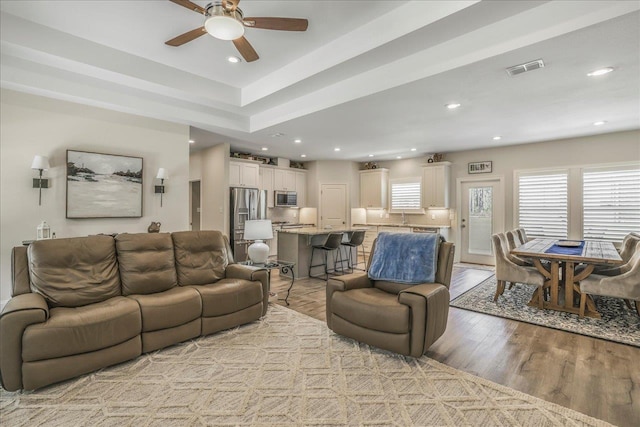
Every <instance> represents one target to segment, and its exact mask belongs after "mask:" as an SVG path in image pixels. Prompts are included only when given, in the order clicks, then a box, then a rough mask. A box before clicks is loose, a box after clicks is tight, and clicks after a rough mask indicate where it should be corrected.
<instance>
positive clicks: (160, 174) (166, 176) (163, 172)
mask: <svg viewBox="0 0 640 427" xmlns="http://www.w3.org/2000/svg"><path fill="white" fill-rule="evenodd" d="M156 179H159V180H160V185H156V194H158V193H160V207H162V195H163V194H164V180H165V179H169V174H168V173H167V170H166V169H165V168H160V169H158V175H157V176H156Z"/></svg>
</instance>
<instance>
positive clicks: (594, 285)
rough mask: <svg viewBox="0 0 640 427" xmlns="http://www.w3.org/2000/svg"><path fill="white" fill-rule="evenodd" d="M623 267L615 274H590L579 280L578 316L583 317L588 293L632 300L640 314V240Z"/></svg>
mask: <svg viewBox="0 0 640 427" xmlns="http://www.w3.org/2000/svg"><path fill="white" fill-rule="evenodd" d="M623 267H624V269H625V270H626V271H624V272H622V273H621V274H618V275H616V276H603V275H600V274H592V275H591V276H589V277H587V278H586V279H583V280H582V281H581V282H580V285H579V290H580V317H584V310H585V305H586V303H587V296H588V295H602V296H607V297H614V298H622V299H624V300H625V301H633V302H634V304H635V306H636V307H635V308H636V312H637V313H638V315H639V316H640V242H638V243H636V246H635V252H634V254H633V255H632V257H631V259H630V260H629V262H628V263H626V264H624V266H623ZM623 267H620V268H621V269H622V268H623ZM627 305H629V304H627Z"/></svg>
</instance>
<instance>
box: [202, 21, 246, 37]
mask: <svg viewBox="0 0 640 427" xmlns="http://www.w3.org/2000/svg"><path fill="white" fill-rule="evenodd" d="M204 28H205V29H206V30H207V33H209V34H211V35H212V36H213V37H215V38H217V39H220V40H235V39H239V38H240V37H242V36H243V35H244V25H242V24H241V23H240V22H239V21H237V20H236V19H235V18H232V17H231V16H224V15H222V16H210V17H209V18H207V20H206V21H204Z"/></svg>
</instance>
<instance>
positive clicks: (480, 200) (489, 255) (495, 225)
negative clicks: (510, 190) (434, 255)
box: [459, 180, 504, 265]
mask: <svg viewBox="0 0 640 427" xmlns="http://www.w3.org/2000/svg"><path fill="white" fill-rule="evenodd" d="M460 192H461V212H460V222H459V226H460V243H461V244H460V246H461V247H462V250H461V251H460V261H462V262H469V263H473V264H486V265H495V258H494V255H493V245H492V243H491V235H492V234H494V233H497V232H500V231H503V228H504V195H503V191H502V184H501V181H500V180H488V181H468V182H462V183H461V185H460Z"/></svg>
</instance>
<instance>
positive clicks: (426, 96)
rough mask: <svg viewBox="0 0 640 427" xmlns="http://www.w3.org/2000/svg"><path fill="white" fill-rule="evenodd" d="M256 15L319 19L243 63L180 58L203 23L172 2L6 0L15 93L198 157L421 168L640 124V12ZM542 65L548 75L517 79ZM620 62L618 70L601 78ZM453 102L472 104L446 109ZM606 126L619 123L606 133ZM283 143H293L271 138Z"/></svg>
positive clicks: (359, 5)
mask: <svg viewBox="0 0 640 427" xmlns="http://www.w3.org/2000/svg"><path fill="white" fill-rule="evenodd" d="M195 3H197V4H199V5H201V6H205V5H206V2H203V1H195ZM240 7H241V8H242V9H243V11H244V14H245V16H282V17H296V18H307V19H309V22H310V24H309V29H308V31H307V32H304V33H299V32H282V31H269V30H258V29H248V30H247V32H246V37H247V38H248V39H249V40H250V42H251V43H252V45H253V46H254V48H255V49H256V51H257V52H258V54H259V55H260V59H259V60H258V61H256V62H253V63H245V62H241V63H240V64H230V63H228V62H227V61H226V57H227V56H229V55H237V52H236V51H235V50H234V47H233V45H232V43H231V42H223V41H220V40H217V39H214V38H212V37H210V36H207V35H205V36H203V37H200V38H198V39H196V40H195V41H192V42H190V43H188V44H186V45H184V46H181V47H178V48H173V47H169V46H166V45H165V44H164V41H166V40H168V39H170V38H173V37H175V36H176V35H178V34H181V33H184V32H186V31H188V30H191V29H193V28H196V27H198V26H201V25H202V16H201V15H198V14H196V13H194V12H191V11H189V10H187V9H185V8H182V7H180V6H178V5H176V4H174V3H171V2H169V1H147V0H144V1H126V2H122V1H24V0H21V1H1V2H0V11H1V22H0V25H1V30H0V31H1V33H0V35H1V37H0V54H1V56H0V67H1V68H0V80H1V84H2V87H5V88H9V89H14V90H20V91H25V92H29V93H35V94H41V95H45V96H51V97H55V98H59V99H66V100H71V101H74V102H80V103H84V104H88V105H95V106H100V107H105V108H110V109H114V110H118V111H124V112H129V113H134V114H140V115H144V116H149V117H156V118H159V119H164V120H170V121H174V122H178V123H184V124H188V125H191V126H192V127H193V129H192V137H193V138H194V139H195V140H196V144H194V145H193V146H192V149H199V148H204V147H206V146H210V145H213V144H216V143H219V142H224V141H227V142H230V143H231V144H232V146H233V147H234V148H235V149H239V150H245V151H253V152H261V153H263V154H267V155H273V156H280V157H291V158H294V159H296V158H299V156H300V155H301V154H306V155H307V157H306V160H314V159H350V160H370V158H369V157H368V155H369V154H374V155H375V159H389V158H395V156H397V155H402V156H405V157H410V156H417V155H424V153H433V152H447V151H456V150H463V149H472V148H481V147H490V146H496V145H500V144H519V143H528V142H534V141H541V140H549V139H556V138H564V137H575V136H581V135H592V134H597V133H606V132H612V131H619V130H629V129H638V128H640V77H639V76H640V30H639V28H640V12H638V10H640V2H637V1H588V0H587V1H573V2H567V1H562V0H560V1H549V2H545V1H509V2H507V1H483V2H476V1H299V0H298V1H251V0H242V2H241V3H240ZM539 58H542V59H543V60H544V61H545V63H546V67H545V68H543V69H540V70H535V71H532V72H529V73H526V74H523V75H519V76H516V77H509V76H507V74H506V73H505V71H504V69H505V68H506V67H508V66H511V65H515V64H519V63H522V62H527V61H530V60H535V59H539ZM604 66H613V67H614V68H615V72H613V73H610V74H608V75H606V76H602V77H599V78H593V77H587V76H586V73H587V72H589V71H592V70H594V69H597V68H601V67H604ZM449 102H459V103H461V104H462V106H461V107H460V108H459V109H457V110H447V109H446V108H445V107H444V105H445V104H447V103H449ZM597 120H605V121H607V123H606V124H605V125H604V126H599V127H595V126H593V124H592V123H593V122H594V121H597ZM278 132H279V133H283V134H284V136H281V137H272V136H270V135H273V134H275V133H278ZM495 135H501V136H502V140H501V141H499V142H496V141H493V140H492V137H493V136H495ZM295 138H301V139H302V140H303V142H302V143H301V144H294V143H293V139H295ZM261 147H267V148H268V149H269V150H268V151H267V152H262V151H260V148H261ZM335 147H340V148H341V151H340V152H335V151H334V150H333V149H334V148H335ZM411 148H416V149H417V150H416V151H415V152H411V151H409V150H410V149H411Z"/></svg>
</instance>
